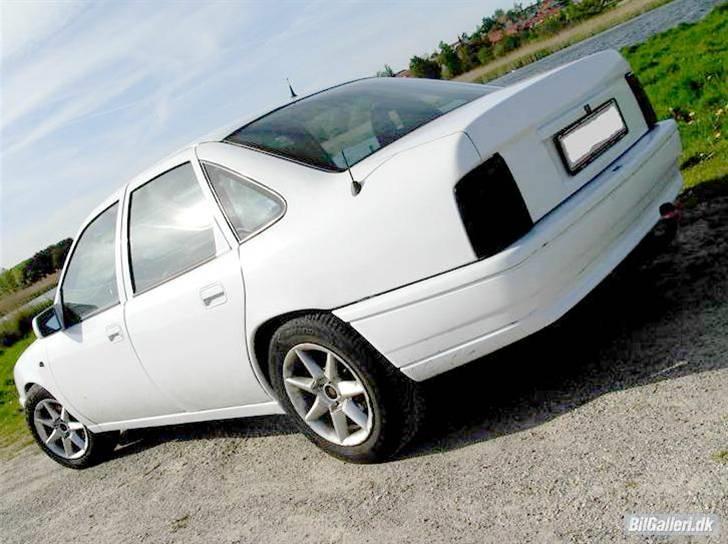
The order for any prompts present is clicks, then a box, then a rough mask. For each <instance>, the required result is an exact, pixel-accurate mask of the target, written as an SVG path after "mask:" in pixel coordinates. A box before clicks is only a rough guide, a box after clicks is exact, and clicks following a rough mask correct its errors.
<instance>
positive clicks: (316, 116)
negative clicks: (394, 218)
mask: <svg viewBox="0 0 728 544" xmlns="http://www.w3.org/2000/svg"><path fill="white" fill-rule="evenodd" d="M493 90H494V89H493V88H492V87H487V86H485V85H482V86H480V85H465V84H457V83H446V82H442V81H432V80H426V79H405V78H402V79H399V78H373V79H365V80H360V81H355V82H353V83H347V84H345V85H341V86H339V87H334V88H332V89H328V90H326V91H323V92H320V93H318V94H315V95H312V96H310V97H307V98H304V99H302V100H299V101H297V102H293V103H291V104H288V105H286V106H284V107H282V108H279V109H277V110H274V111H273V112H271V113H269V114H267V115H264V116H263V117H260V118H258V119H256V120H255V121H253V122H251V123H249V124H247V125H245V126H244V127H242V128H240V129H238V130H236V131H235V132H233V133H232V134H230V135H229V136H228V137H227V138H225V141H228V142H231V143H235V144H239V145H245V146H249V147H254V148H257V149H261V150H263V151H267V152H269V153H274V154H276V155H280V156H283V157H286V158H289V159H293V160H296V161H299V162H303V163H305V164H309V165H312V166H316V167H318V168H323V169H325V170H332V171H342V170H345V169H346V166H347V162H348V164H349V165H354V164H356V163H357V162H359V161H361V160H362V159H364V158H366V157H368V156H369V155H371V154H372V153H374V152H375V151H377V150H379V149H381V148H382V147H385V146H386V145H389V144H391V143H392V142H394V141H396V140H398V139H399V138H401V137H402V136H404V135H405V134H407V133H409V132H412V131H413V130H415V129H416V128H418V127H420V126H422V125H424V124H425V123H428V122H430V121H432V120H433V119H436V118H438V117H440V116H441V115H443V114H445V113H447V112H449V111H452V110H454V109H455V108H458V107H460V106H462V105H463V104H467V103H468V102H471V101H472V100H475V99H476V98H480V97H481V96H484V95H486V94H488V93H491V92H493Z"/></svg>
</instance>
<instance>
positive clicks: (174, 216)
mask: <svg viewBox="0 0 728 544" xmlns="http://www.w3.org/2000/svg"><path fill="white" fill-rule="evenodd" d="M214 256H215V234H214V231H213V220H212V217H211V216H210V213H209V210H208V206H207V203H206V202H205V197H204V195H203V194H202V189H201V188H200V186H199V185H198V183H197V178H196V176H195V172H194V170H193V169H192V165H191V164H190V163H185V164H182V165H181V166H178V167H176V168H173V169H172V170H169V171H168V172H165V173H164V174H162V175H160V176H158V177H156V178H154V179H153V180H151V181H149V182H147V183H146V184H144V185H142V186H141V187H139V188H137V189H135V190H134V191H132V193H131V199H130V204H129V258H130V262H129V269H130V271H131V280H132V286H133V288H134V292H135V293H139V292H141V291H146V290H147V289H150V288H152V287H154V286H156V285H159V284H160V283H162V282H164V281H166V280H168V279H171V278H173V277H175V276H178V275H179V274H181V273H183V272H186V271H187V270H190V269H192V268H194V267H196V266H198V265H200V264H202V263H204V262H206V261H208V260H210V259H212V258H213V257H214Z"/></svg>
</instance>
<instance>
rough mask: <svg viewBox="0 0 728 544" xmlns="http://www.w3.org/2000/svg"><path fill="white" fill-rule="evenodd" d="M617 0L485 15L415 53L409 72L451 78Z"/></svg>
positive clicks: (558, 1)
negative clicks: (451, 39)
mask: <svg viewBox="0 0 728 544" xmlns="http://www.w3.org/2000/svg"><path fill="white" fill-rule="evenodd" d="M616 3H617V0H581V1H580V2H575V1H573V0H537V1H536V2H535V3H534V4H530V5H528V6H527V7H525V8H524V7H523V5H522V4H514V6H513V9H509V10H507V11H504V10H502V9H498V10H496V11H495V12H494V13H493V14H492V15H491V16H489V17H483V19H482V20H481V22H480V24H479V25H478V27H477V28H476V29H475V31H474V32H473V33H472V34H468V33H467V32H463V33H462V34H461V35H460V36H459V37H458V39H457V42H455V43H452V44H449V43H446V42H443V41H441V42H440V44H439V46H438V49H437V50H436V51H434V52H433V53H432V54H431V55H429V56H428V55H422V56H420V55H414V56H413V57H412V58H411V59H410V62H409V75H410V76H412V77H422V78H429V79H451V78H453V77H456V76H458V75H460V74H462V73H464V72H467V71H469V70H472V69H473V68H476V67H478V66H481V65H484V64H487V63H489V62H490V61H492V60H494V59H497V58H499V57H502V56H504V55H506V54H507V53H509V52H511V51H513V50H515V49H518V48H519V47H521V46H522V45H524V44H526V43H528V42H530V41H533V40H537V39H540V38H544V37H548V36H552V35H554V34H557V33H558V32H559V31H561V30H562V29H564V28H566V27H568V26H571V25H574V24H576V23H578V22H581V21H583V20H585V19H588V18H590V17H593V16H595V15H598V14H600V13H602V12H603V11H605V10H606V9H609V8H611V7H612V6H614V5H615V4H616ZM377 75H378V76H380V77H387V76H390V77H391V76H394V75H396V74H395V72H394V70H392V68H391V67H390V66H389V65H385V66H384V70H382V71H380V72H378V73H377Z"/></svg>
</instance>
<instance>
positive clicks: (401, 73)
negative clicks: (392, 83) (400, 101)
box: [394, 70, 412, 77]
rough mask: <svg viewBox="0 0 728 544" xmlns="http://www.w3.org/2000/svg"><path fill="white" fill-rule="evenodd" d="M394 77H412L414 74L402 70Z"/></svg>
mask: <svg viewBox="0 0 728 544" xmlns="http://www.w3.org/2000/svg"><path fill="white" fill-rule="evenodd" d="M394 77H412V72H410V71H409V70H400V71H399V72H397V73H396V74H394Z"/></svg>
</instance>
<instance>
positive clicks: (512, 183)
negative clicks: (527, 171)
mask: <svg viewBox="0 0 728 544" xmlns="http://www.w3.org/2000/svg"><path fill="white" fill-rule="evenodd" d="M455 200H456V201H457V205H458V209H459V210H460V217H462V220H463V224H464V225H465V231H466V232H467V234H468V238H469V239H470V244H471V245H472V246H473V251H474V252H475V254H476V255H477V256H478V258H479V259H484V258H486V257H490V256H491V255H495V254H496V253H498V252H499V251H502V250H504V249H505V248H507V247H508V246H509V245H511V244H512V243H513V242H515V241H516V240H518V239H519V238H520V237H521V236H523V235H524V234H526V233H527V232H528V231H529V230H531V227H533V220H532V219H531V216H530V215H529V213H528V208H526V203H525V202H524V201H523V197H522V196H521V191H520V190H519V189H518V185H517V184H516V180H515V179H513V175H512V174H511V171H510V169H509V168H508V165H507V164H506V161H504V160H503V157H501V156H500V155H499V154H498V153H496V154H495V155H493V156H492V157H491V158H489V159H488V160H486V161H485V162H484V163H482V164H481V165H480V166H477V167H476V168H475V169H473V170H472V171H470V172H469V173H468V174H466V175H465V176H464V177H463V178H462V179H461V180H460V181H458V183H457V184H456V185H455Z"/></svg>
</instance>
